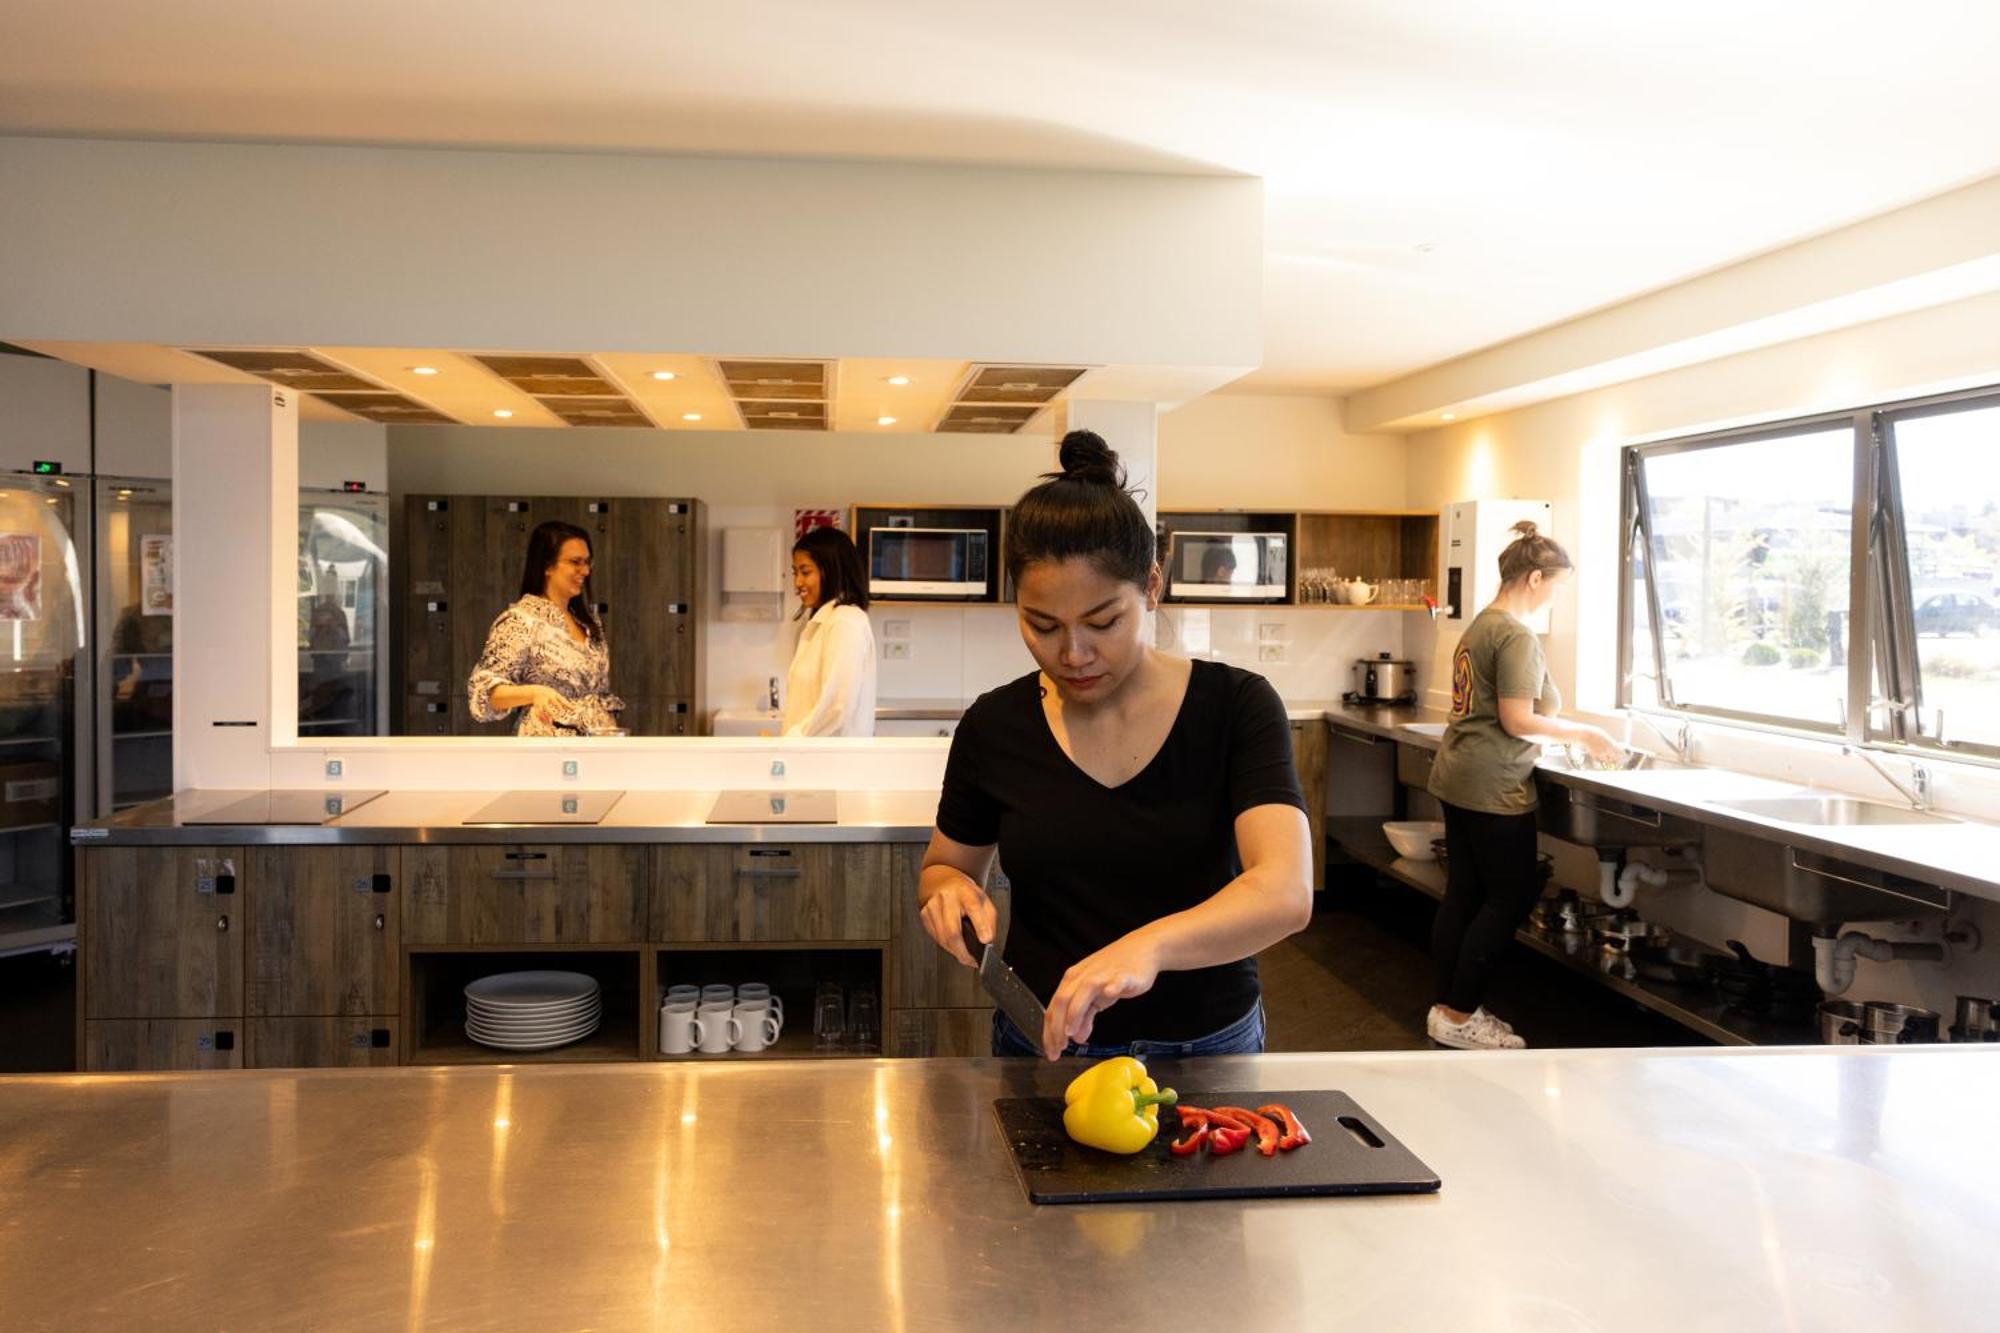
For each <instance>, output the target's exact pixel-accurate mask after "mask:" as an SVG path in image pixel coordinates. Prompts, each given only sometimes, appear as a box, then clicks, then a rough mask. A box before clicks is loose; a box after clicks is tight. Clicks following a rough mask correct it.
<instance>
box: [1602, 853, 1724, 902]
mask: <svg viewBox="0 0 2000 1333" xmlns="http://www.w3.org/2000/svg"><path fill="white" fill-rule="evenodd" d="M1598 857H1599V860H1598V862H1597V875H1598V894H1599V895H1600V896H1601V897H1602V898H1603V899H1604V901H1605V903H1606V904H1607V905H1608V906H1611V907H1630V906H1631V905H1632V903H1633V900H1634V899H1636V898H1637V897H1638V896H1639V886H1640V885H1641V884H1643V885H1645V886H1646V887H1647V888H1649V889H1664V888H1669V887H1672V888H1680V889H1692V888H1700V887H1701V886H1702V885H1703V883H1704V882H1705V881H1703V879H1702V877H1701V867H1700V866H1699V865H1692V866H1674V867H1671V868H1669V867H1665V866H1649V865H1647V864H1646V863H1645V862H1643V861H1625V860H1624V858H1623V854H1622V853H1619V854H1616V859H1610V858H1606V857H1605V856H1604V854H1603V853H1602V852H1599V853H1598ZM1621 864H1622V868H1621Z"/></svg>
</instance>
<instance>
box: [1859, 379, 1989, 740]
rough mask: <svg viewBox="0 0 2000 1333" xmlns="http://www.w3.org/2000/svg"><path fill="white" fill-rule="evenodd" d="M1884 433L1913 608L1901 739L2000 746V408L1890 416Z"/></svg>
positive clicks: (1902, 568)
mask: <svg viewBox="0 0 2000 1333" xmlns="http://www.w3.org/2000/svg"><path fill="white" fill-rule="evenodd" d="M1886 427H1887V429H1886V432H1885V438H1884V448H1885V450H1886V455H1887V461H1888V462H1889V463H1891V464H1892V465H1893V472H1892V474H1891V475H1892V477H1893V481H1894V491H1893V494H1894V498H1895V500H1896V501H1897V505H1898V512H1899V513H1900V515H1901V522H1900V523H1899V524H1896V525H1894V527H1893V528H1892V531H1893V532H1896V533H1898V534H1899V535H1900V537H1901V545H1902V548H1903V549H1902V550H1901V551H1892V552H1890V556H1891V558H1893V559H1894V560H1895V567H1894V568H1893V569H1892V570H1891V578H1892V580H1893V579H1900V580H1901V581H1902V582H1903V583H1904V584H1905V585H1906V586H1907V588H1908V599H1909V604H1910V608H1911V616H1910V621H1911V623H1910V630H1911V633H1910V635H1909V639H1908V651H1907V652H1906V653H1905V654H1904V660H1903V662H1902V663H1901V664H1900V665H1901V667H1902V669H1903V672H1904V676H1905V679H1906V680H1907V682H1908V684H1909V686H1910V692H1909V693H1907V694H1904V695H1903V696H1901V697H1902V699H1903V700H1904V701H1905V702H1906V703H1907V704H1908V705H1909V707H1908V709H1907V710H1903V711H1904V715H1905V718H1906V722H1905V727H1904V735H1903V736H1902V739H1907V740H1912V741H1917V742H1919V743H1929V744H1940V743H1943V744H1950V743H1953V742H1963V743H1965V744H1966V745H1968V746H1976V747H1978V748H1981V749H1992V750H2000V403H1993V402H1992V401H1991V400H1988V401H1987V402H1986V403H1983V404H1981V403H1976V402H1975V403H1973V404H1963V403H1961V404H1953V405H1950V406H1948V407H1945V408H1942V409H1933V410H1928V411H1916V412H1911V413H1908V414H1893V413H1892V414H1888V415H1887V416H1886ZM1878 721H1886V719H1878ZM1884 730H1885V731H1888V730H1890V729H1889V728H1887V727H1885V728H1884Z"/></svg>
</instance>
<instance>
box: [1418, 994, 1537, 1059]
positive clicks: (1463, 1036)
mask: <svg viewBox="0 0 2000 1333" xmlns="http://www.w3.org/2000/svg"><path fill="white" fill-rule="evenodd" d="M1424 1030H1425V1031H1426V1032H1427V1033H1428V1034H1429V1035H1430V1039H1431V1040H1432V1041H1434V1042H1436V1043H1437V1044H1438V1045H1440V1046H1449V1047H1451V1048H1452V1049H1453V1050H1458V1051H1518V1050H1520V1049H1521V1048H1522V1047H1524V1046H1526V1045H1527V1044H1528V1043H1527V1042H1525V1041H1523V1040H1521V1038H1520V1037H1518V1036H1516V1035H1515V1034H1514V1033H1513V1031H1512V1030H1510V1029H1509V1028H1507V1027H1506V1026H1505V1025H1504V1024H1502V1023H1501V1022H1500V1020H1499V1019H1497V1018H1495V1017H1494V1016H1493V1015H1491V1014H1489V1013H1487V1012H1486V1011H1485V1010H1484V1009H1478V1010H1475V1011H1473V1015H1472V1017H1470V1018H1468V1019H1466V1020H1465V1021H1464V1022H1463V1023H1454V1022H1453V1021H1452V1020H1451V1019H1450V1018H1449V1017H1448V1016H1447V1015H1446V1014H1445V1012H1444V1007H1443V1006H1442V1005H1435V1004H1434V1005H1432V1006H1431V1012H1430V1016H1429V1017H1428V1018H1426V1019H1425V1020H1424Z"/></svg>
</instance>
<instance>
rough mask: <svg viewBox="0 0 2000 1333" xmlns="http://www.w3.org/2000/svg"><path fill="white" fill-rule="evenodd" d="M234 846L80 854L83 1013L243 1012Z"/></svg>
mask: <svg viewBox="0 0 2000 1333" xmlns="http://www.w3.org/2000/svg"><path fill="white" fill-rule="evenodd" d="M242 865H243V849H242V848H241V847H106V848H103V849H100V850H96V851H93V852H91V853H90V854H89V855H88V856H86V857H85V858H84V875H83V898H82V903H81V905H80V914H81V918H82V922H83V948H84V968H85V975H86V977H87V984H86V985H85V987H84V1014H85V1017H87V1018H94V1019H103V1018H212V1017H217V1016H232V1017H233V1016H235V1015H239V1014H241V1013H242V1012H243V935H244V930H243V925H244V922H243V913H244V908H243V894H242V893H241V892H240V890H239V876H238V871H239V869H240V868H241V867H242Z"/></svg>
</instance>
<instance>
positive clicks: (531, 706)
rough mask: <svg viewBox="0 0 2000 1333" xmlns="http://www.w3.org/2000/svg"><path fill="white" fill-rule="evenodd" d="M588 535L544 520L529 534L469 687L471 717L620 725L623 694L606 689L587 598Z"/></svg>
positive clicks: (531, 728)
mask: <svg viewBox="0 0 2000 1333" xmlns="http://www.w3.org/2000/svg"><path fill="white" fill-rule="evenodd" d="M590 560H591V549H590V534H589V533H587V532H585V531H584V530H583V529H582V528H579V527H577V526H576V525H574V524H571V523H560V522H553V521H552V522H548V523H544V524H542V525H541V526H539V527H537V528H536V529H535V530H534V532H532V533H530V534H529V536H528V558H527V560H526V562H525V563H524V565H523V566H522V569H521V598H520V600H519V601H517V602H515V603H514V604H513V605H512V606H510V607H508V608H507V609H506V610H505V611H502V612H501V613H500V615H499V618H498V619H496V620H495V621H494V622H493V628H492V629H491V630H489V631H487V634H486V651H485V652H483V653H481V654H480V655H479V665H478V666H476V667H474V668H473V670H472V679H471V680H470V682H468V689H467V692H468V693H469V694H470V695H471V703H472V715H473V717H475V718H477V719H478V720H479V721H481V722H498V721H500V720H502V719H503V718H505V717H506V716H507V715H508V714H509V713H512V712H515V711H516V710H519V712H520V718H519V720H518V721H517V722H516V723H515V724H514V734H515V735H516V736H573V735H578V734H581V735H600V734H604V733H607V732H614V731H616V730H618V717H617V714H618V710H619V709H621V708H623V707H624V706H625V702H624V700H622V699H620V698H619V697H618V696H617V695H615V694H613V693H611V654H610V651H609V650H608V649H607V648H606V647H605V644H604V626H603V625H602V624H600V623H599V621H598V619H597V612H596V611H595V610H593V609H592V603H591V598H590Z"/></svg>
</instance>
